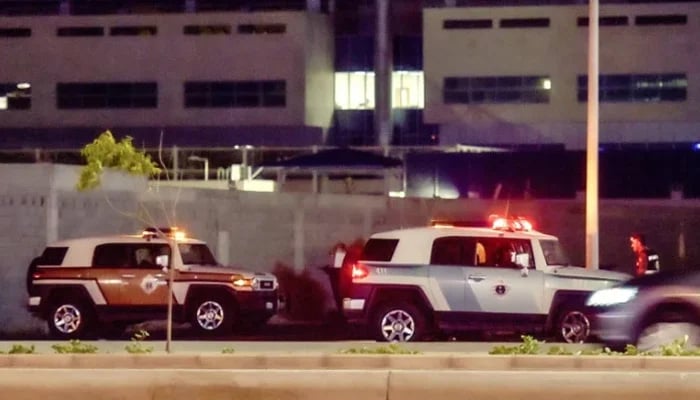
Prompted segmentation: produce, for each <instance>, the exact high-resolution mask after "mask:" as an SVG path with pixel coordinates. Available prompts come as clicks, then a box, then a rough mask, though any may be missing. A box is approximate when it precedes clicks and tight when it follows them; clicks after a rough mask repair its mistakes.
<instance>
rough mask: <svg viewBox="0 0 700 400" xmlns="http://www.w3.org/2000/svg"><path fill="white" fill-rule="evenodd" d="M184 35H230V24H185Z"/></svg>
mask: <svg viewBox="0 0 700 400" xmlns="http://www.w3.org/2000/svg"><path fill="white" fill-rule="evenodd" d="M183 33H184V34H185V35H230V34H231V25H185V27H184V28H183Z"/></svg>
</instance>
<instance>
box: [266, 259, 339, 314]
mask: <svg viewBox="0 0 700 400" xmlns="http://www.w3.org/2000/svg"><path fill="white" fill-rule="evenodd" d="M272 273H273V274H274V275H275V276H276V277H277V280H278V282H279V292H280V294H281V295H282V297H283V298H284V301H285V309H284V310H281V311H282V313H283V314H285V315H286V316H287V317H288V318H290V319H294V320H302V321H320V320H322V319H323V317H324V316H325V304H326V291H325V289H324V287H323V285H321V283H320V282H319V281H318V280H316V279H314V278H313V277H312V276H311V274H310V273H309V271H308V270H306V269H304V270H303V271H301V272H297V271H295V270H294V269H293V268H291V267H289V266H287V265H284V264H281V263H278V264H277V265H275V268H274V270H273V272H272Z"/></svg>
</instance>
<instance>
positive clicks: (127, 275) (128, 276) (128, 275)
mask: <svg viewBox="0 0 700 400" xmlns="http://www.w3.org/2000/svg"><path fill="white" fill-rule="evenodd" d="M122 278H136V275H134V274H122Z"/></svg>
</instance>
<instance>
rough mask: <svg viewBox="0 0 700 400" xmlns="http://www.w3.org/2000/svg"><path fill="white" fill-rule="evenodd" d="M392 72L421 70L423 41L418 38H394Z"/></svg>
mask: <svg viewBox="0 0 700 400" xmlns="http://www.w3.org/2000/svg"><path fill="white" fill-rule="evenodd" d="M393 58H394V70H396V71H422V70H423V40H422V38H421V37H420V36H396V37H395V38H394V51H393Z"/></svg>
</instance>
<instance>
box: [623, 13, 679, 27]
mask: <svg viewBox="0 0 700 400" xmlns="http://www.w3.org/2000/svg"><path fill="white" fill-rule="evenodd" d="M634 23H635V24H637V25H642V26H647V25H686V24H687V23H688V16H687V15H639V16H637V17H635V19H634Z"/></svg>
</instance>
